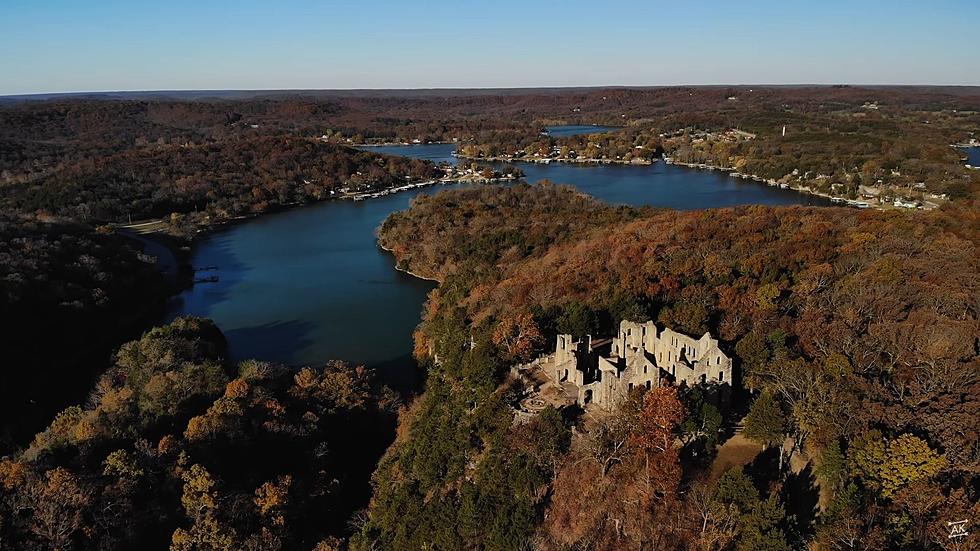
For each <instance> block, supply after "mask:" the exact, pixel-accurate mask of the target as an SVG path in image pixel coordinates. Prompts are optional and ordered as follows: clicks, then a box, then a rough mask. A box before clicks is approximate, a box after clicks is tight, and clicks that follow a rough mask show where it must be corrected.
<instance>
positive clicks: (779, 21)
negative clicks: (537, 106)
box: [0, 0, 980, 94]
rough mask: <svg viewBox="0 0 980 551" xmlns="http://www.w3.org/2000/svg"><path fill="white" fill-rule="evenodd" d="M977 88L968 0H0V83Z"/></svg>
mask: <svg viewBox="0 0 980 551" xmlns="http://www.w3.org/2000/svg"><path fill="white" fill-rule="evenodd" d="M736 83H753V84H757V83H857V84H862V83H876V84H971V85H980V0H920V1H918V2H904V1H888V2H886V1H878V0H867V1H865V0H851V1H844V0H822V1H819V2H818V1H813V2H804V1H797V0H761V1H752V0H702V1H698V0H672V1H670V2H664V1H661V0H646V1H635V2H634V1H629V2H608V1H607V2H604V1H602V0H592V1H588V2H584V1H578V0H571V1H561V0H552V1H548V2H538V1H532V0H524V1H513V0H496V1H494V2H475V1H467V0H456V1H447V0H432V1H425V0H419V1H415V2H409V1H393V0H391V1H372V0H352V1H348V2H337V1H318V0H235V1H227V2H217V1H208V0H197V1H184V0H171V1H165V0H159V1H152V2H150V1H143V0H128V1H109V0H63V1H56V0H0V94H15V93H33V92H63V91H94V90H161V89H163V90H171V89H278V88H421V87H512V86H574V85H663V84H736Z"/></svg>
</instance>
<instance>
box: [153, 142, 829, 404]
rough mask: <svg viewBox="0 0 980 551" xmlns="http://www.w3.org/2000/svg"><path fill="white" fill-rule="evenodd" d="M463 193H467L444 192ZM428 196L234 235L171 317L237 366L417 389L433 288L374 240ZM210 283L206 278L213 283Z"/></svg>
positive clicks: (719, 179)
mask: <svg viewBox="0 0 980 551" xmlns="http://www.w3.org/2000/svg"><path fill="white" fill-rule="evenodd" d="M371 150H372V151H375V152H378V153H388V154H398V155H407V156H412V157H418V158H424V159H429V160H432V161H435V162H455V160H456V159H455V157H453V156H452V152H453V145H451V144H433V145H416V146H392V147H383V148H382V147H374V148H371ZM518 166H520V168H521V169H522V170H524V172H525V174H526V175H527V180H528V181H530V182H536V181H539V180H541V179H545V178H547V179H550V180H552V181H553V182H556V183H564V184H571V185H574V186H576V187H577V188H579V189H580V190H582V191H584V192H586V193H589V194H591V195H593V196H595V197H597V198H599V199H601V200H604V201H607V202H610V203H623V204H630V205H653V206H658V207H670V208H676V209H698V208H712V207H726V206H732V205H740V204H766V205H791V204H815V205H824V204H828V203H827V201H825V200H823V199H821V198H817V197H812V196H807V195H803V194H800V193H797V192H794V191H789V190H782V189H778V188H772V187H768V186H765V185H762V184H759V183H755V182H749V181H746V180H737V179H734V178H731V177H730V176H728V175H726V174H723V173H720V172H712V171H705V170H694V169H688V168H683V167H678V166H671V165H666V164H663V163H657V164H654V165H652V166H625V165H602V166H591V165H590V166H578V165H572V164H551V165H544V164H530V163H519V164H518ZM446 187H453V188H458V187H460V186H458V185H455V186H446ZM439 189H441V187H440V188H426V189H425V190H413V191H410V192H404V193H399V194H396V195H389V196H387V197H382V198H379V199H371V200H367V201H359V202H354V201H327V202H323V203H318V204H315V205H311V206H306V207H302V208H296V209H292V210H288V211H284V212H280V213H275V214H269V215H265V216H262V217H260V218H256V219H253V220H249V221H247V222H244V223H241V224H237V225H234V226H230V227H228V228H227V229H224V230H221V231H218V232H215V233H213V234H211V235H210V236H207V237H205V238H203V239H202V240H201V241H199V242H198V243H197V244H196V246H195V248H194V251H193V254H192V263H193V265H194V266H217V268H218V269H217V270H216V271H215V272H214V273H216V274H217V275H218V276H219V281H218V282H216V283H200V284H197V285H195V286H194V287H193V288H191V289H188V290H187V291H185V292H183V293H182V294H180V295H179V296H177V297H175V299H174V300H173V301H172V304H171V308H170V316H171V317H173V316H177V315H196V316H204V317H210V318H212V319H214V320H215V322H216V323H217V324H218V325H219V327H221V329H222V331H223V332H224V333H225V335H226V336H227V338H228V341H229V343H230V345H231V351H232V355H233V357H234V358H235V359H245V358H258V359H263V360H271V361H278V362H283V363H287V364H291V365H317V364H322V363H324V362H325V361H327V360H330V359H341V360H347V361H351V362H356V363H364V364H366V365H369V366H372V367H375V368H377V369H378V371H379V373H380V377H381V378H382V379H383V380H384V381H385V382H387V383H389V384H391V385H393V386H396V387H402V388H407V387H410V386H412V385H413V384H414V382H415V370H414V369H412V365H413V363H412V360H411V357H410V352H411V349H412V336H411V335H412V331H413V330H414V328H415V327H416V325H417V324H418V322H419V318H420V312H421V308H422V304H423V302H424V300H425V297H426V294H427V293H428V292H429V291H430V290H431V289H432V288H433V286H434V284H433V283H431V282H427V281H422V280H419V279H416V278H414V277H411V276H408V275H406V274H403V273H401V272H398V271H396V270H395V269H394V261H393V259H392V257H391V256H390V255H389V254H388V253H386V252H384V251H382V250H380V249H379V248H378V246H377V242H376V237H375V232H376V230H377V228H378V227H379V226H380V225H381V222H382V221H383V220H384V219H385V217H386V216H388V214H390V213H391V212H394V211H397V210H402V209H405V208H408V206H409V202H410V200H411V198H412V197H414V196H416V195H418V194H419V193H434V192H437V191H438V190H439ZM210 273H211V272H207V274H210Z"/></svg>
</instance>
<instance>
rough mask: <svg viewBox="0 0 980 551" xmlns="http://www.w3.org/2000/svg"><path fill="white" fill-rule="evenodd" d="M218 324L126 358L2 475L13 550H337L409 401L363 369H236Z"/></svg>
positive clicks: (171, 330) (177, 329) (162, 339)
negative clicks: (403, 403) (354, 506)
mask: <svg viewBox="0 0 980 551" xmlns="http://www.w3.org/2000/svg"><path fill="white" fill-rule="evenodd" d="M225 348H226V345H225V343H224V338H223V336H222V335H221V332H220V331H219V330H218V328H217V327H215V325H214V324H213V323H211V322H210V321H208V320H203V319H196V318H179V319H177V320H175V321H174V322H172V323H170V324H169V325H166V326H163V327H158V328H154V329H152V330H150V331H148V332H147V333H145V334H144V335H143V336H141V337H140V338H138V339H137V340H133V341H131V342H127V343H125V344H124V345H122V346H121V347H120V348H119V350H118V352H117V353H116V354H115V356H114V359H113V362H112V363H111V364H110V365H108V366H107V368H106V370H105V372H104V373H103V374H102V375H101V377H99V379H98V381H97V382H96V384H95V385H94V387H93V388H92V390H91V392H90V394H89V398H88V400H87V401H86V402H84V405H80V406H71V407H69V408H67V409H65V410H64V411H62V412H61V413H59V414H58V415H57V416H56V417H55V418H54V420H53V421H52V422H51V424H50V426H48V427H47V428H46V429H45V430H43V431H41V432H39V433H38V434H37V435H36V436H35V437H34V439H33V441H32V442H31V444H30V445H29V446H28V447H27V448H26V449H25V450H24V451H23V452H22V453H21V454H19V455H18V456H17V457H16V458H4V459H0V489H2V492H0V542H2V545H3V548H4V549H166V548H168V546H169V548H170V549H173V550H178V549H180V550H191V549H225V550H233V549H249V550H270V549H297V548H302V549H317V550H318V551H327V550H334V549H338V548H339V545H340V539H339V536H342V535H343V534H345V533H346V531H347V520H348V518H350V517H351V515H352V514H353V513H354V511H353V510H351V504H356V503H360V502H362V501H364V500H365V499H366V493H367V492H368V491H369V490H370V488H369V487H368V486H367V484H366V482H365V481H366V480H367V477H368V474H369V473H370V471H371V469H372V468H373V465H374V464H375V462H376V461H377V458H378V457H379V456H380V454H381V453H382V452H383V451H384V449H385V447H386V446H387V444H388V443H389V441H390V435H391V434H392V429H393V424H394V420H395V415H396V413H397V411H398V408H399V406H400V402H399V398H398V396H397V395H396V394H395V393H394V392H392V391H390V390H388V389H386V388H385V387H383V386H380V385H378V384H377V383H376V382H374V380H373V378H372V375H371V373H370V372H369V371H367V370H365V369H364V368H363V367H352V366H349V365H346V364H342V363H339V362H328V363H327V364H325V365H324V367H322V368H319V369H312V368H305V369H302V370H299V371H295V370H292V369H289V368H286V367H282V366H275V365H270V364H266V363H261V362H254V361H246V362H242V363H240V364H238V365H232V364H230V363H229V362H228V361H227V360H225V353H226V350H225Z"/></svg>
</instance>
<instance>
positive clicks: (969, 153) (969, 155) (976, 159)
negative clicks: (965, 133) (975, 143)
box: [964, 147, 980, 166]
mask: <svg viewBox="0 0 980 551" xmlns="http://www.w3.org/2000/svg"><path fill="white" fill-rule="evenodd" d="M964 149H966V164H968V165H970V166H980V147H966V148H964Z"/></svg>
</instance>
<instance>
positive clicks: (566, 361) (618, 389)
mask: <svg viewBox="0 0 980 551" xmlns="http://www.w3.org/2000/svg"><path fill="white" fill-rule="evenodd" d="M549 360H550V361H549ZM539 365H540V367H541V369H542V370H543V371H544V372H545V375H546V376H547V377H548V378H549V379H551V382H552V383H554V384H556V385H558V386H560V387H562V388H563V389H564V390H565V394H566V395H570V397H572V396H574V398H575V402H577V403H578V404H581V405H583V406H585V405H589V404H595V405H597V406H600V407H602V408H614V407H616V406H617V405H618V404H619V403H620V402H621V401H622V400H624V399H625V398H626V397H627V396H628V395H629V393H630V392H631V391H632V390H633V389H634V388H638V387H645V388H647V389H650V388H654V387H660V386H667V385H679V384H686V385H687V386H695V385H698V384H702V383H713V384H718V385H727V386H731V382H732V360H731V358H729V357H728V356H727V355H725V353H724V352H722V351H721V349H720V348H718V340H717V339H714V338H712V337H711V335H710V334H708V333H705V334H704V335H702V336H701V338H700V339H696V338H694V337H689V336H687V335H684V334H682V333H677V332H676V331H672V330H670V329H667V328H665V329H664V330H663V331H658V329H657V326H656V324H654V322H652V321H647V322H646V323H635V322H630V321H623V322H622V323H621V324H620V326H619V334H618V335H617V336H616V337H614V338H612V339H597V340H593V339H592V337H591V336H589V335H587V336H585V337H584V338H582V339H581V340H574V339H573V338H572V336H571V335H558V338H557V342H556V346H555V353H554V356H553V357H552V358H547V359H546V360H545V361H543V362H541V363H539Z"/></svg>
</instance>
